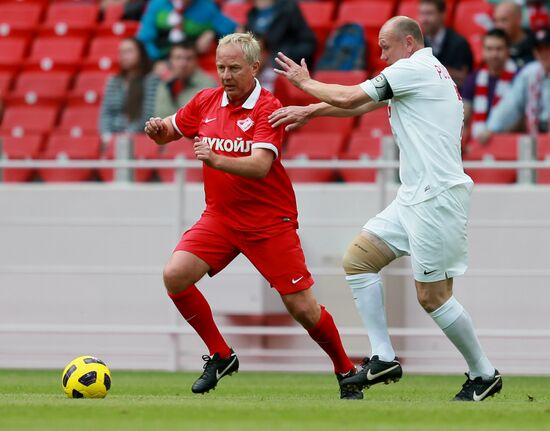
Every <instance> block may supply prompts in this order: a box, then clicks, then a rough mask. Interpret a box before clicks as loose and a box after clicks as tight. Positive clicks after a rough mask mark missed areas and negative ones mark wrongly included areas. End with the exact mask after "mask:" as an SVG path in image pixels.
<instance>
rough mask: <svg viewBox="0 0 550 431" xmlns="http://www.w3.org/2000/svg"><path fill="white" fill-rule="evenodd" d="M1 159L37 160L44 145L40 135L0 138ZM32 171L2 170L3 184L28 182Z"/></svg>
mask: <svg viewBox="0 0 550 431" xmlns="http://www.w3.org/2000/svg"><path fill="white" fill-rule="evenodd" d="M0 139H1V140H2V145H1V148H2V153H3V157H4V158H5V159H8V160H25V159H38V158H39V156H40V153H41V151H42V147H43V144H44V137H43V136H42V135H28V136H23V137H14V136H1V137H0ZM33 174H34V169H26V168H24V169H4V172H3V180H4V181H5V182H23V181H30V180H31V178H32V176H33Z"/></svg>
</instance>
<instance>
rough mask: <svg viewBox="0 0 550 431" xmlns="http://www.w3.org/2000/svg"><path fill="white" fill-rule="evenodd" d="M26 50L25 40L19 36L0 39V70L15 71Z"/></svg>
mask: <svg viewBox="0 0 550 431" xmlns="http://www.w3.org/2000/svg"><path fill="white" fill-rule="evenodd" d="M26 51H27V40H26V39H24V38H19V37H10V38H1V39H0V71H6V72H16V71H17V70H18V69H19V67H20V65H21V63H22V62H23V59H24V57H25V53H26Z"/></svg>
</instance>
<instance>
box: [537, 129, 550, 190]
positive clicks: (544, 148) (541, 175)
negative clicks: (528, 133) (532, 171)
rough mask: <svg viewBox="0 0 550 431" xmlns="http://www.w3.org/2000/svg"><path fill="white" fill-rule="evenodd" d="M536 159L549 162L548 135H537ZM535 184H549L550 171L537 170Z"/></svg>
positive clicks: (549, 137)
mask: <svg viewBox="0 0 550 431" xmlns="http://www.w3.org/2000/svg"><path fill="white" fill-rule="evenodd" d="M537 158H538V159H539V160H550V135H548V134H547V135H539V136H538V137H537ZM537 183H539V184H550V169H538V170H537Z"/></svg>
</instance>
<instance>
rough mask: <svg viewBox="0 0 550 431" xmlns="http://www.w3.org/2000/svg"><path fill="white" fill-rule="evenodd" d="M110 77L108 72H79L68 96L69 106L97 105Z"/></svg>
mask: <svg viewBox="0 0 550 431" xmlns="http://www.w3.org/2000/svg"><path fill="white" fill-rule="evenodd" d="M110 75H111V74H110V73H109V72H103V71H93V70H92V71H84V72H80V73H79V74H78V75H77V76H76V80H75V84H74V88H73V89H72V91H71V92H70V94H69V105H71V106H75V105H97V104H98V103H99V102H100V101H101V97H102V95H103V91H104V90H105V85H106V83H107V78H108V77H109V76H110Z"/></svg>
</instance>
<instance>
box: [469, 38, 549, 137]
mask: <svg viewBox="0 0 550 431" xmlns="http://www.w3.org/2000/svg"><path fill="white" fill-rule="evenodd" d="M533 45H534V47H535V50H534V52H535V59H536V61H534V62H531V63H529V64H527V65H526V66H525V67H524V68H523V69H522V70H521V71H520V72H519V74H518V75H517V76H516V78H515V80H514V83H513V84H512V89H511V90H510V91H509V92H508V93H507V94H506V95H505V96H504V98H503V99H502V100H501V101H500V103H499V104H498V105H497V106H495V108H494V109H493V110H491V113H490V115H489V119H488V120H487V129H486V130H485V131H483V132H481V133H480V134H479V135H478V141H479V142H480V143H481V144H486V143H488V142H489V140H490V139H491V136H492V135H493V134H494V133H504V132H513V131H521V130H526V131H527V132H528V133H529V134H531V135H536V134H537V133H548V131H549V127H548V126H549V122H550V27H547V28H543V29H540V30H538V31H536V32H535V33H533Z"/></svg>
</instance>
